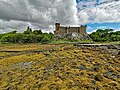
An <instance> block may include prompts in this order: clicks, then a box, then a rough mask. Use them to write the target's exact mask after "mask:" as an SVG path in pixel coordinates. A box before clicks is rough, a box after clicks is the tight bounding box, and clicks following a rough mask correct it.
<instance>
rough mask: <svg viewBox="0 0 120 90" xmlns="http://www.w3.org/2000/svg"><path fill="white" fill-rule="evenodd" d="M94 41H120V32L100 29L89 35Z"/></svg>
mask: <svg viewBox="0 0 120 90" xmlns="http://www.w3.org/2000/svg"><path fill="white" fill-rule="evenodd" d="M89 36H90V37H91V39H92V40H93V41H96V42H112V41H120V31H114V30H113V29H105V30H102V29H98V30H97V31H96V32H93V33H91V34H90V35H89Z"/></svg>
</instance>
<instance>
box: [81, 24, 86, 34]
mask: <svg viewBox="0 0 120 90" xmlns="http://www.w3.org/2000/svg"><path fill="white" fill-rule="evenodd" d="M86 33H87V32H86V25H85V26H83V25H82V26H81V34H86Z"/></svg>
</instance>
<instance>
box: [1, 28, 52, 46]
mask: <svg viewBox="0 0 120 90" xmlns="http://www.w3.org/2000/svg"><path fill="white" fill-rule="evenodd" d="M52 38H53V34H52V33H43V32H42V31H41V30H32V29H31V28H30V27H27V29H26V30H25V31H24V32H23V33H17V31H12V32H9V33H5V34H0V42H1V43H20V44H24V43H50V42H51V41H52Z"/></svg>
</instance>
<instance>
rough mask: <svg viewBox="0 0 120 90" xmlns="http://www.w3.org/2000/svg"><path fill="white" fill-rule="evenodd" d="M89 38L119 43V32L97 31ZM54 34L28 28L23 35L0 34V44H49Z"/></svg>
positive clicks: (110, 30) (14, 32)
mask: <svg viewBox="0 0 120 90" xmlns="http://www.w3.org/2000/svg"><path fill="white" fill-rule="evenodd" d="M89 36H90V38H91V39H92V40H93V41H95V42H112V41H120V31H116V32H115V31H114V30H113V29H105V30H102V29H98V30H96V32H93V33H91V34H89ZM54 38H55V37H54V34H52V33H43V32H42V31H41V30H32V29H31V28H30V27H27V29H26V30H25V31H24V32H23V33H17V31H12V32H8V33H5V34H0V42H1V43H20V44H25V43H43V44H46V43H50V42H52V40H54Z"/></svg>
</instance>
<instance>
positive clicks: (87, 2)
mask: <svg viewBox="0 0 120 90" xmlns="http://www.w3.org/2000/svg"><path fill="white" fill-rule="evenodd" d="M76 2H77V3H78V6H77V8H78V13H80V15H82V13H85V14H84V15H86V17H88V18H87V19H86V18H85V19H86V20H85V24H87V32H89V33H90V32H93V31H95V30H96V29H107V28H109V29H114V30H120V2H119V0H118V1H116V0H76ZM95 10H96V11H95ZM109 10H111V12H110V11H109ZM94 11H95V12H94ZM90 13H91V14H92V15H90ZM84 15H83V17H84ZM91 18H92V19H93V20H92V19H91ZM81 20H82V19H81Z"/></svg>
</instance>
